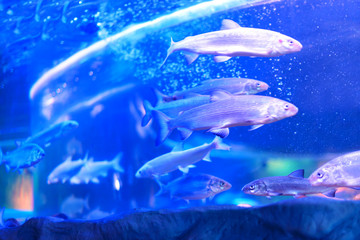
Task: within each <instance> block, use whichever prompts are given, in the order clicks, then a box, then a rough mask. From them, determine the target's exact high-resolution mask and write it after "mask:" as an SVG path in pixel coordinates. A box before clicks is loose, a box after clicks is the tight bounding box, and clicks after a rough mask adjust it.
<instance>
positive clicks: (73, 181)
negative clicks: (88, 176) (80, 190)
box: [70, 176, 81, 184]
mask: <svg viewBox="0 0 360 240" xmlns="http://www.w3.org/2000/svg"><path fill="white" fill-rule="evenodd" d="M80 183H81V181H80V179H79V178H78V177H76V176H74V177H72V178H71V179H70V184H80Z"/></svg>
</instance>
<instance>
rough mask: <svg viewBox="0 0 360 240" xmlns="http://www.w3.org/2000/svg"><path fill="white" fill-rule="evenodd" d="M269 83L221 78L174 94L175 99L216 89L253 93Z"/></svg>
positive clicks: (264, 88) (203, 93)
mask: <svg viewBox="0 0 360 240" xmlns="http://www.w3.org/2000/svg"><path fill="white" fill-rule="evenodd" d="M268 88H269V85H267V84H266V83H264V82H262V81H258V80H254V79H248V78H219V79H210V80H205V81H202V82H201V84H200V85H198V86H196V87H193V88H189V89H186V90H182V91H177V92H174V93H173V94H172V98H173V99H181V98H187V97H192V96H194V95H198V94H200V95H211V94H212V93H213V92H215V91H225V92H229V93H231V94H234V95H252V94H257V93H259V92H263V91H266V90H267V89H268Z"/></svg>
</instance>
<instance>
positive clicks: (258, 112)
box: [153, 92, 298, 145]
mask: <svg viewBox="0 0 360 240" xmlns="http://www.w3.org/2000/svg"><path fill="white" fill-rule="evenodd" d="M212 100H213V102H212V103H209V104H205V105H201V106H199V107H196V108H193V109H190V110H188V111H185V112H183V113H182V114H180V115H179V116H178V117H176V118H169V117H168V116H166V115H165V114H163V113H161V112H157V111H154V113H153V116H154V117H155V118H157V119H158V122H159V124H160V134H158V138H157V140H156V144H157V145H159V144H160V143H162V142H163V141H164V140H165V139H166V138H167V136H168V135H169V134H170V132H171V131H172V130H173V129H175V128H178V130H179V131H180V132H181V134H182V136H183V139H186V138H187V137H189V136H190V135H191V133H192V131H195V130H208V132H211V133H214V134H216V135H218V136H220V137H222V138H224V137H227V136H228V135H229V127H236V126H252V129H256V128H259V127H261V126H262V125H264V124H267V123H272V122H276V121H279V120H281V119H284V118H287V117H291V116H294V115H295V114H296V113H297V112H298V109H297V107H295V106H294V105H293V104H291V103H288V102H286V101H283V100H280V99H277V98H273V97H267V96H257V95H241V96H234V95H230V94H227V93H225V92H216V93H214V94H213V95H212Z"/></svg>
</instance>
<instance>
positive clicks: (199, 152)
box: [135, 137, 230, 178]
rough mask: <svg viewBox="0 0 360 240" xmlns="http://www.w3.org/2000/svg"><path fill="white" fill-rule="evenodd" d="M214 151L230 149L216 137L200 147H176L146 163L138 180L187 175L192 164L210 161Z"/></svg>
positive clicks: (140, 170)
mask: <svg viewBox="0 0 360 240" xmlns="http://www.w3.org/2000/svg"><path fill="white" fill-rule="evenodd" d="M213 149H222V150H229V149H230V147H229V146H228V145H226V144H224V143H222V141H221V138H219V137H215V138H214V140H213V141H212V142H211V143H205V144H203V145H201V146H199V147H194V148H191V149H187V150H183V151H182V150H181V149H179V148H178V147H175V148H174V149H173V151H172V152H170V153H166V154H164V155H161V156H159V157H156V158H154V159H152V160H150V161H148V162H147V163H145V164H144V165H143V166H142V167H141V168H140V169H139V170H138V171H137V172H136V175H135V176H136V177H137V178H158V177H160V176H161V175H164V174H166V173H169V172H172V171H175V170H176V169H179V170H180V171H182V172H184V173H187V172H188V171H189V167H193V166H192V164H194V163H196V162H198V161H201V160H205V161H210V152H211V151H212V150H213Z"/></svg>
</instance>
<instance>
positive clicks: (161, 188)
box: [155, 178, 166, 197]
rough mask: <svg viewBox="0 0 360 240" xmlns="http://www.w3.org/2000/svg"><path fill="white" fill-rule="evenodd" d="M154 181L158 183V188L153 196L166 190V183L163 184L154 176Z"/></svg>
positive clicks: (159, 194)
mask: <svg viewBox="0 0 360 240" xmlns="http://www.w3.org/2000/svg"><path fill="white" fill-rule="evenodd" d="M155 181H156V183H157V184H158V185H159V187H160V189H159V191H158V192H157V193H156V194H155V197H158V196H161V195H163V194H164V193H165V192H166V185H165V184H163V183H162V182H161V181H160V180H159V179H157V178H155Z"/></svg>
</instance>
